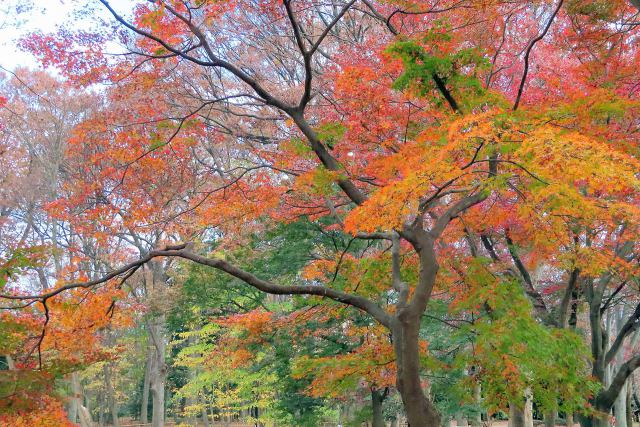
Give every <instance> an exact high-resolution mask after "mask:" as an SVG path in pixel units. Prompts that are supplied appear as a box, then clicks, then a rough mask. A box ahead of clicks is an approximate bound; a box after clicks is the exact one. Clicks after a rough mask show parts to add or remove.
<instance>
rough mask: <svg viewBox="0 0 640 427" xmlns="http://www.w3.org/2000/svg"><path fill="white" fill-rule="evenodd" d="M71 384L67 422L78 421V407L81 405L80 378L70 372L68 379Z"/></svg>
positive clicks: (75, 373)
mask: <svg viewBox="0 0 640 427" xmlns="http://www.w3.org/2000/svg"><path fill="white" fill-rule="evenodd" d="M69 382H70V383H71V399H69V413H68V417H69V421H71V422H72V423H75V422H77V421H78V416H79V411H80V406H81V405H82V390H81V388H80V377H79V376H78V373H77V372H72V373H71V375H70V378H69Z"/></svg>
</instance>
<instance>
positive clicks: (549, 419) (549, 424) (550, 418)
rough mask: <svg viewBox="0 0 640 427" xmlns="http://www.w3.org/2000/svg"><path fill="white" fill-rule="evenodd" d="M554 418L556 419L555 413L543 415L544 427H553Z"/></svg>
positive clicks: (554, 424) (554, 423)
mask: <svg viewBox="0 0 640 427" xmlns="http://www.w3.org/2000/svg"><path fill="white" fill-rule="evenodd" d="M556 418H558V414H557V413H556V411H549V412H547V413H546V414H544V427H555V426H556Z"/></svg>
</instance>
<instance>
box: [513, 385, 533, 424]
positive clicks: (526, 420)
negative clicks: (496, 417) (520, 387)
mask: <svg viewBox="0 0 640 427" xmlns="http://www.w3.org/2000/svg"><path fill="white" fill-rule="evenodd" d="M509 427H533V401H532V398H531V391H530V390H526V391H525V392H524V399H523V401H522V400H521V401H518V402H510V403H509Z"/></svg>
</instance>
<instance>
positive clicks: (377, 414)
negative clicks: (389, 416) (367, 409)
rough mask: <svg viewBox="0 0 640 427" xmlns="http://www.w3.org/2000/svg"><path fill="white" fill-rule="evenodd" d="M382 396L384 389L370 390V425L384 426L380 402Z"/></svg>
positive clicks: (373, 426) (382, 399) (375, 426)
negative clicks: (371, 413)
mask: <svg viewBox="0 0 640 427" xmlns="http://www.w3.org/2000/svg"><path fill="white" fill-rule="evenodd" d="M384 398H385V396H384V391H381V390H371V407H372V409H373V417H372V420H371V425H372V427H385V423H384V415H383V414H382V402H383V401H384Z"/></svg>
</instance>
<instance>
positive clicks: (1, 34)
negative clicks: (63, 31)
mask: <svg viewBox="0 0 640 427" xmlns="http://www.w3.org/2000/svg"><path fill="white" fill-rule="evenodd" d="M90 2H95V3H98V1H97V0H83V1H74V0H34V4H35V6H34V7H33V9H31V10H30V11H29V12H26V13H23V14H20V15H19V16H18V18H17V19H16V15H15V14H10V15H8V16H7V17H6V19H4V17H0V19H3V20H4V21H5V22H4V25H3V26H2V27H1V28H0V65H2V66H3V67H5V68H7V69H14V68H15V67H17V66H26V67H30V68H35V67H37V66H38V63H37V61H36V60H35V59H34V58H33V57H32V56H31V55H29V54H28V53H26V52H22V51H21V50H20V49H19V48H18V46H17V42H18V40H19V39H20V38H21V37H22V36H24V35H26V34H29V33H32V32H35V31H42V32H43V33H49V32H54V31H56V29H57V28H58V27H59V26H61V25H64V24H67V23H69V21H70V20H71V17H72V16H73V12H74V10H75V9H76V8H77V7H78V4H82V3H84V4H86V3H90ZM0 3H4V4H10V3H15V4H19V3H21V1H19V0H0ZM133 3H135V2H134V1H132V0H110V4H111V5H112V6H113V7H114V8H115V9H116V10H118V11H122V12H126V11H128V10H130V8H131V5H132V4H133ZM3 6H4V5H3ZM11 6H13V5H10V6H9V7H11ZM103 9H104V8H103V7H101V10H103ZM103 13H105V15H104V16H107V15H106V13H108V12H106V11H104V12H103ZM1 24H2V23H1V22H0V25H1ZM78 25H80V26H81V25H82V24H81V23H80V24H78Z"/></svg>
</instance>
